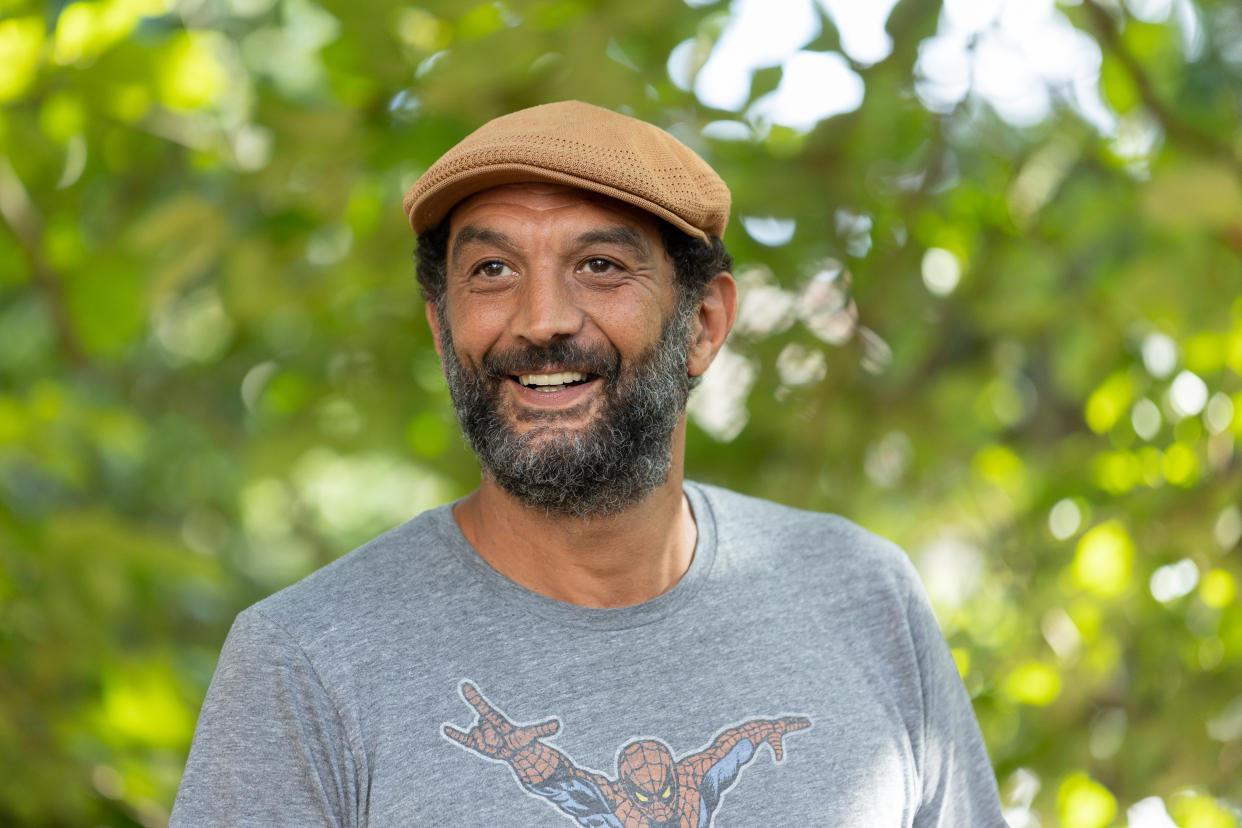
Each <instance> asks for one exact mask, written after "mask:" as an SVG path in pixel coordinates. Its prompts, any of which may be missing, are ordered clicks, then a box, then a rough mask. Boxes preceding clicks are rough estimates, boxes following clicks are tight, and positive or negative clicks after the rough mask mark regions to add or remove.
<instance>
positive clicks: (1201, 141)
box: [1083, 0, 1242, 176]
mask: <svg viewBox="0 0 1242 828" xmlns="http://www.w3.org/2000/svg"><path fill="white" fill-rule="evenodd" d="M1083 8H1085V9H1086V11H1087V17H1088V19H1090V21H1091V26H1092V28H1094V29H1095V32H1096V35H1097V36H1098V37H1099V40H1100V43H1102V44H1103V45H1104V46H1106V47H1108V49H1109V51H1111V52H1112V53H1113V54H1114V55H1116V57H1117V60H1118V61H1120V63H1121V65H1122V66H1123V67H1124V68H1125V70H1126V72H1127V73H1129V75H1130V78H1131V80H1133V81H1134V85H1135V88H1137V89H1138V93H1139V98H1140V99H1141V100H1142V101H1143V106H1145V107H1146V108H1147V111H1148V112H1150V113H1151V115H1152V117H1154V118H1155V119H1156V122H1157V123H1159V124H1160V126H1161V128H1162V129H1163V130H1164V133H1165V135H1167V136H1168V137H1169V138H1171V139H1172V140H1174V141H1177V142H1178V143H1179V144H1182V145H1184V146H1186V147H1187V148H1189V149H1192V150H1194V151H1196V152H1199V153H1202V154H1204V155H1208V156H1211V157H1213V158H1219V159H1221V160H1222V161H1225V162H1226V163H1228V164H1229V166H1231V167H1233V169H1234V171H1235V172H1236V173H1238V175H1239V176H1242V158H1239V157H1238V155H1237V153H1235V152H1234V151H1233V149H1232V148H1231V147H1230V146H1229V145H1228V144H1227V143H1225V142H1223V141H1220V140H1218V139H1217V138H1216V137H1215V136H1213V135H1211V134H1209V133H1206V132H1203V131H1201V130H1199V129H1196V128H1195V127H1193V126H1191V125H1190V124H1187V123H1186V122H1185V121H1183V120H1182V119H1180V118H1179V117H1178V116H1177V115H1176V114H1175V113H1174V112H1173V110H1172V109H1170V108H1169V107H1168V105H1167V104H1165V102H1164V101H1162V100H1161V99H1160V95H1159V93H1157V92H1156V87H1155V84H1153V83H1152V80H1151V78H1150V77H1149V76H1148V74H1147V72H1146V71H1145V70H1144V69H1143V66H1142V64H1140V63H1139V61H1138V58H1136V57H1135V56H1134V55H1133V54H1131V53H1130V50H1129V49H1127V48H1126V45H1125V43H1123V42H1122V40H1121V35H1120V33H1119V32H1118V31H1117V26H1116V23H1115V21H1114V20H1113V17H1112V15H1110V14H1109V12H1108V10H1107V9H1105V8H1104V7H1103V6H1101V5H1100V4H1099V3H1098V2H1097V0H1083Z"/></svg>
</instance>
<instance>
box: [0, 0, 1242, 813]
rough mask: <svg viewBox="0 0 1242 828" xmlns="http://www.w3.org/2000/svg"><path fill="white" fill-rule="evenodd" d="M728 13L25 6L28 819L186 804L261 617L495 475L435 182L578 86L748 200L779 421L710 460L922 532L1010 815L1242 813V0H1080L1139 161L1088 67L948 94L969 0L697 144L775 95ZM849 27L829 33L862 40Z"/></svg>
mask: <svg viewBox="0 0 1242 828" xmlns="http://www.w3.org/2000/svg"><path fill="white" fill-rule="evenodd" d="M696 5H698V6H700V7H699V8H692V7H690V6H687V5H684V4H682V3H680V2H671V1H670V2H657V0H617V1H616V2H611V1H609V2H603V1H602V0H601V1H600V2H586V0H539V2H535V1H534V0H506V2H504V3H481V4H474V3H473V2H452V3H450V2H446V1H444V0H430V2H427V3H425V4H423V5H422V6H418V7H415V6H402V5H398V4H394V3H387V2H378V1H377V0H352V2H348V3H346V2H341V0H319V2H314V0H181V2H176V0H89V1H88V2H77V3H73V4H62V3H59V2H49V3H47V4H38V3H33V2H29V1H28V0H0V219H2V222H0V768H3V772H0V823H3V824H6V825H7V824H12V825H132V824H135V823H137V824H143V825H157V824H161V823H162V822H163V821H164V820H166V819H167V811H168V809H169V807H170V805H171V801H172V797H173V793H174V792H175V789H176V784H177V782H178V779H179V775H180V770H181V767H182V764H183V762H184V758H185V753H186V750H187V747H188V743H189V739H190V737H191V734H192V730H193V725H194V720H195V716H196V712H197V709H198V706H199V704H200V703H201V700H202V696H203V693H204V691H205V689H206V686H207V683H208V681H209V679H210V676H211V672H212V669H213V666H214V661H215V658H216V654H217V652H218V648H219V646H220V644H221V642H222V640H223V637H224V634H225V631H226V630H227V628H228V625H229V623H230V621H231V619H232V617H233V615H234V614H235V613H236V612H237V611H239V610H240V609H241V608H243V607H245V606H246V605H248V604H249V603H251V602H253V601H255V600H257V599H258V598H260V597H262V596H264V595H266V594H268V593H270V592H272V591H274V590H276V589H278V588H280V587H282V586H284V585H286V584H288V583H290V582H292V581H294V580H296V579H297V578H299V577H301V576H303V575H304V574H306V573H307V572H309V571H311V570H312V569H314V568H316V567H318V566H320V565H322V564H324V563H326V562H328V561H330V560H332V559H334V558H335V557H337V556H339V555H341V554H343V553H344V552H346V551H348V550H349V549H350V548H352V547H353V546H354V545H356V544H357V543H359V542H361V541H363V540H365V539H367V538H368V537H370V536H372V535H374V534H376V533H377V532H379V531H382V530H384V529H386V528H388V527H389V526H392V525H394V524H396V523H397V522H400V521H402V520H404V519H405V518H407V517H408V516H410V515H412V514H413V513H415V512H417V511H419V510H420V509H422V508H425V507H428V506H431V505H434V504H437V503H440V502H443V501H444V500H446V499H448V498H451V497H454V496H457V495H460V494H462V493H464V492H466V491H468V490H469V489H470V488H472V486H473V485H474V483H475V481H476V475H477V472H476V469H475V466H474V464H473V460H472V458H471V457H470V455H469V453H468V451H467V450H466V449H465V448H464V446H463V444H462V443H461V441H460V439H459V437H458V436H457V433H456V425H455V423H454V422H453V419H452V415H451V411H450V408H449V405H448V401H447V395H446V392H445V391H444V389H443V387H442V383H441V380H440V377H439V370H438V364H437V361H436V358H435V355H434V352H433V351H432V349H431V347H430V340H429V336H428V333H427V330H426V325H425V323H424V322H423V320H422V308H421V304H420V302H419V301H418V298H417V292H416V286H415V283H414V276H413V267H412V264H411V263H410V251H411V250H412V249H413V237H412V235H411V233H410V231H409V228H408V226H406V224H405V222H404V218H403V216H402V215H401V212H400V209H399V204H400V200H401V196H402V194H403V192H404V190H405V188H406V187H408V185H409V184H410V183H412V181H413V179H414V178H415V177H417V175H418V174H419V173H420V172H421V171H422V170H423V169H425V168H426V167H427V166H428V165H429V164H430V163H431V162H432V161H433V160H434V159H435V158H436V157H437V156H438V155H439V154H440V153H441V152H443V151H444V150H445V149H447V148H448V147H449V146H451V145H452V144H453V143H454V142H455V141H456V140H458V139H459V138H460V137H462V136H463V135H464V134H465V133H466V132H468V131H469V130H471V129H473V128H474V127H475V126H477V125H478V124H480V123H481V122H483V121H484V120H486V119H487V118H490V117H492V116H495V115H497V114H500V113H503V112H505V111H509V110H512V109H516V108H519V107H522V106H527V105H531V104H535V103H540V102H545V101H549V100H557V99H563V98H579V99H584V100H588V101H591V102H594V103H597V104H600V105H603V106H608V107H613V108H621V109H624V110H625V111H629V112H631V113H633V114H635V115H637V116H639V117H642V118H645V119H648V120H651V121H653V122H655V123H657V124H660V125H662V126H665V127H666V128H669V129H671V130H673V131H674V132H675V133H676V134H678V135H679V136H681V137H683V138H684V139H685V140H688V141H690V142H692V143H693V145H694V146H695V147H696V148H697V149H698V150H700V151H701V153H702V154H703V155H704V156H705V157H706V158H708V160H709V161H710V162H711V163H712V164H713V165H714V166H716V168H717V169H718V170H719V171H720V172H721V173H722V175H723V176H724V178H725V179H726V180H727V181H728V182H729V183H730V185H731V186H732V188H733V192H734V199H735V206H734V215H735V220H734V222H733V224H732V226H731V227H730V230H729V233H728V236H727V238H726V241H727V242H728V244H729V246H730V248H731V249H732V251H733V252H734V254H735V256H736V258H737V259H738V262H739V267H738V274H739V278H740V280H741V282H742V284H743V286H744V288H745V297H744V314H743V320H744V322H745V324H744V325H743V326H742V327H741V329H740V330H739V331H738V332H737V333H736V334H735V336H734V338H733V340H732V344H731V354H732V355H733V359H732V360H731V363H730V364H731V367H730V366H723V367H722V378H723V382H722V383H721V384H720V385H719V386H718V391H720V389H723V392H722V393H725V396H727V392H728V391H729V390H730V389H732V391H733V392H734V393H735V396H737V395H738V394H740V393H742V392H747V393H745V396H744V399H745V412H746V413H745V415H744V419H743V418H742V417H743V415H739V414H737V412H736V411H735V412H734V413H735V415H736V416H735V417H734V419H733V420H732V421H729V422H723V423H722V422H719V421H713V420H712V419H711V417H710V412H708V413H704V410H705V409H706V408H707V405H706V403H703V402H701V401H700V402H699V403H698V405H700V406H701V408H700V409H698V419H696V420H695V421H694V422H695V423H696V425H694V426H692V429H691V445H690V448H689V458H688V467H689V469H690V471H691V474H692V476H694V477H696V478H698V479H702V480H706V481H710V482H715V483H720V484H723V485H726V486H730V487H732V488H735V489H739V490H742V491H745V492H748V493H752V494H756V495H761V496H765V497H770V498H773V499H776V500H779V501H783V502H786V503H791V504H795V505H798V506H803V507H807V508H812V509H820V510H831V511H836V512H840V513H843V514H845V515H848V516H850V517H852V518H854V519H855V520H857V521H859V522H861V523H863V524H865V525H867V526H869V527H871V528H873V529H876V530H877V531H880V532H881V533H883V534H885V535H888V536H889V537H892V538H893V539H895V540H897V541H898V542H900V543H901V544H903V545H904V546H905V547H906V548H907V549H909V550H910V551H911V554H912V556H913V557H914V559H915V561H916V562H917V563H918V564H919V565H920V568H921V569H922V570H923V573H924V576H925V578H926V579H927V582H928V585H929V588H930V591H931V593H932V596H933V599H934V600H935V601H936V604H937V609H938V612H939V613H940V617H941V621H942V623H943V625H944V628H945V631H946V634H947V635H948V637H949V640H950V643H951V645H952V646H953V648H954V653H955V655H956V656H957V658H958V662H959V667H960V668H961V670H962V673H963V676H964V678H965V681H966V684H967V686H968V688H969V690H970V692H971V694H972V696H973V698H974V701H975V707H976V710H977V712H978V715H979V718H980V721H981V724H982V727H983V731H984V734H985V737H986V740H987V742H988V745H989V748H990V751H991V755H992V758H993V761H994V763H995V766H996V770H997V774H998V777H999V779H1000V782H1001V785H1002V791H1003V794H1004V796H1005V802H1006V806H1007V808H1008V809H1009V812H1008V813H1009V815H1010V818H1011V820H1012V821H1013V824H1014V826H1015V828H1019V826H1032V825H1036V824H1040V825H1066V826H1074V828H1103V826H1109V825H1122V824H1126V823H1127V820H1130V821H1132V822H1134V824H1136V825H1137V824H1138V821H1137V819H1136V818H1135V814H1136V813H1137V811H1131V812H1130V814H1131V815H1130V816H1129V817H1127V809H1130V808H1131V807H1132V806H1134V805H1135V803H1138V802H1140V801H1144V800H1146V801H1145V802H1144V806H1145V807H1151V806H1152V805H1153V801H1152V800H1148V799H1147V798H1148V797H1161V798H1162V802H1163V805H1164V807H1165V808H1167V810H1168V812H1169V813H1170V814H1171V815H1172V818H1173V820H1174V821H1175V823H1176V824H1177V825H1180V826H1194V828H1209V826H1211V827H1214V826H1230V825H1238V809H1239V807H1240V806H1242V607H1240V606H1239V602H1238V597H1237V584H1238V581H1239V579H1242V552H1240V551H1239V536H1240V535H1242V512H1240V511H1239V508H1238V504H1239V500H1240V494H1242V463H1240V459H1239V450H1238V440H1239V437H1242V136H1240V131H1239V112H1240V107H1242V53H1240V51H1239V47H1238V43H1239V42H1242V14H1239V12H1238V10H1237V6H1236V2H1234V0H1193V2H1187V3H1186V4H1185V5H1186V6H1187V7H1189V8H1191V10H1192V11H1193V12H1194V13H1195V14H1197V15H1198V17H1199V19H1200V21H1202V23H1203V26H1202V30H1203V33H1202V34H1203V37H1204V42H1203V45H1202V49H1200V50H1199V51H1198V52H1196V53H1195V54H1190V53H1189V52H1187V50H1186V49H1185V48H1184V44H1183V43H1182V40H1181V39H1180V38H1179V33H1178V30H1177V27H1176V25H1175V24H1174V23H1173V22H1166V23H1148V22H1142V21H1140V20H1137V19H1135V18H1134V16H1133V15H1132V14H1131V13H1130V11H1129V7H1128V6H1123V5H1121V4H1119V3H1107V2H1104V0H1081V2H1077V3H1066V4H1064V5H1061V6H1059V9H1060V11H1061V12H1062V13H1063V14H1065V15H1066V16H1067V17H1068V18H1069V20H1070V21H1071V22H1072V23H1073V24H1074V25H1075V26H1077V27H1078V28H1079V29H1080V30H1081V31H1082V32H1083V33H1084V35H1086V36H1088V37H1090V38H1092V39H1093V40H1095V41H1096V42H1097V43H1098V44H1099V47H1100V50H1101V53H1102V55H1103V63H1102V68H1101V76H1100V86H1101V90H1102V93H1103V96H1104V99H1105V101H1106V102H1107V104H1108V105H1109V106H1110V107H1111V108H1112V110H1114V112H1115V113H1116V114H1117V115H1118V116H1119V117H1120V118H1121V119H1122V122H1123V123H1125V124H1131V125H1134V124H1138V125H1141V126H1143V128H1144V129H1145V130H1146V134H1148V135H1152V136H1155V137H1154V140H1153V141H1152V142H1151V145H1150V147H1147V148H1145V149H1140V151H1138V152H1134V151H1126V150H1124V148H1123V147H1121V145H1120V144H1119V143H1118V141H1116V140H1113V138H1111V137H1109V136H1102V135H1100V134H1099V133H1098V132H1097V131H1096V129H1094V128H1093V127H1091V126H1089V125H1088V124H1087V123H1085V122H1084V121H1083V120H1082V119H1081V118H1080V117H1079V116H1078V115H1076V114H1075V112H1074V110H1073V109H1072V108H1071V107H1069V106H1068V105H1066V104H1064V103H1063V102H1062V101H1063V99H1062V98H1060V97H1055V96H1054V98H1055V100H1057V101H1058V103H1057V104H1056V106H1055V107H1054V110H1053V112H1052V114H1051V115H1050V116H1049V117H1047V118H1045V119H1043V120H1041V121H1040V122H1039V123H1037V124H1034V125H1028V126H1024V127H1015V126H1012V125H1009V124H1007V123H1006V122H1005V121H1004V120H1002V119H1001V118H999V117H998V116H997V115H996V114H995V113H993V112H992V111H991V110H990V109H989V107H988V106H987V105H986V104H985V103H984V102H983V101H982V100H981V99H979V98H978V97H976V96H973V95H972V96H968V97H967V98H966V99H965V100H964V101H963V102H962V103H961V104H959V105H958V106H957V107H955V108H953V109H951V110H950V111H947V112H931V111H929V110H928V109H926V108H925V107H924V106H923V105H922V104H921V103H920V101H919V98H918V97H917V96H916V95H915V94H914V92H913V90H914V88H915V60H916V57H917V55H918V53H919V48H920V45H921V44H923V43H924V42H925V40H926V39H927V38H928V37H930V36H931V35H932V34H933V33H934V32H935V31H936V27H937V21H938V15H939V14H940V7H939V3H937V2H932V1H931V0H901V2H899V3H898V4H897V6H896V8H895V9H894V11H893V13H892V15H891V16H890V18H889V22H888V31H889V34H890V35H891V36H892V38H893V42H894V48H893V50H892V53H891V55H889V56H888V57H887V58H885V59H884V60H882V61H880V62H879V63H877V64H875V65H873V66H867V67H863V66H858V67H856V69H857V71H858V72H859V74H860V75H861V76H862V78H863V79H864V81H865V84H866V96H865V99H864V101H863V103H862V105H861V107H859V108H858V109H857V110H855V111H852V112H850V113H847V114H844V115H840V116H837V117H834V118H830V119H828V120H826V121H823V122H821V123H820V124H819V125H818V126H817V127H816V128H814V129H813V130H811V131H809V132H806V133H800V132H797V131H795V130H792V129H789V128H785V127H780V126H765V125H764V124H757V125H756V124H751V125H748V126H747V130H746V135H747V136H748V137H746V138H745V139H744V140H724V139H721V138H709V137H704V136H703V133H702V129H703V127H704V126H705V125H706V124H708V123H709V122H712V121H719V120H738V119H739V115H738V113H731V112H720V111H713V110H710V109H708V108H706V107H705V106H703V105H702V104H700V103H699V102H698V101H697V100H696V98H695V97H694V95H693V94H692V93H690V92H687V91H685V90H683V89H681V88H679V87H678V86H677V85H675V84H674V83H673V82H672V80H671V79H670V75H669V72H668V71H667V69H666V64H667V61H668V58H669V55H670V52H672V50H673V48H674V47H675V46H676V45H677V44H679V43H682V42H684V41H687V40H689V41H692V44H691V45H690V46H687V47H685V49H683V51H682V52H681V57H682V58H683V59H688V61H689V63H690V64H692V67H693V66H701V65H702V64H703V62H704V61H705V60H706V59H707V57H708V55H709V54H710V52H711V49H712V47H713V44H714V43H715V41H716V40H717V38H718V37H719V35H720V33H721V32H722V30H723V29H724V27H725V26H726V24H727V22H728V18H729V13H730V11H729V9H728V8H727V6H726V5H725V4H724V3H719V2H718V3H715V4H708V5H706V6H703V5H702V4H701V3H699V4H696ZM821 17H822V18H823V19H822V21H821V22H822V24H823V33H822V34H821V35H820V36H819V37H818V38H817V39H816V40H815V42H813V43H812V44H810V45H809V46H808V47H807V48H809V49H812V50H820V51H823V50H830V49H836V48H838V43H837V33H836V30H835V29H834V28H833V25H832V21H831V20H830V19H829V18H828V17H826V16H823V15H822V14H821ZM687 55H688V56H689V57H688V58H687V57H686V56H687ZM779 80H780V70H779V69H770V70H762V71H760V72H758V73H757V74H756V75H755V77H754V83H753V84H752V89H751V100H754V99H756V98H758V97H759V96H760V95H762V94H763V93H765V92H767V91H770V90H771V89H773V88H774V87H775V86H776V84H777V83H778V82H779ZM743 120H744V119H743ZM708 134H709V135H711V134H717V135H718V134H720V132H718V131H717V132H713V131H711V130H709V133H708ZM843 211H844V212H843ZM740 216H759V217H763V216H776V217H783V218H793V219H796V220H797V225H796V231H795V232H794V235H793V237H792V240H790V241H789V242H788V243H785V244H781V245H777V246H766V245H763V244H760V243H759V242H757V241H756V240H754V239H753V238H751V237H750V236H749V235H748V234H747V233H746V232H745V231H744V230H743V227H742V224H741V222H740V221H739V220H737V217H740ZM929 250H933V251H936V252H933V253H931V254H928V251H929ZM937 268H940V269H939V270H937ZM945 268H948V270H947V271H946V270H945ZM957 269H960V281H959V282H958V283H957V285H956V288H955V289H953V290H951V291H949V292H947V293H944V291H943V290H942V291H941V293H937V292H934V291H930V290H929V289H928V286H927V283H926V282H925V280H924V274H925V273H929V272H930V273H931V274H932V277H934V276H935V275H936V274H937V273H939V274H940V275H941V276H943V275H944V274H945V273H946V272H948V273H955V272H957ZM931 281H932V282H933V283H936V282H935V279H934V278H932V280H931ZM939 284H942V285H943V284H944V283H943V282H940V283H939ZM942 294H943V295H942ZM1170 345H1171V346H1173V347H1172V348H1170V347H1169V346H1170ZM1161 354H1163V355H1164V356H1165V357H1166V358H1165V359H1163V360H1162V359H1161V358H1160V357H1161ZM1145 356H1146V359H1145ZM1168 357H1172V358H1173V361H1172V362H1169V359H1168ZM1196 378H1197V379H1196ZM1177 383H1181V384H1182V385H1181V387H1180V389H1176V388H1175V386H1176V385H1177ZM1205 389H1206V394H1205V393H1204V391H1205ZM1187 395H1189V396H1187ZM1186 400H1191V403H1187V402H1186ZM1196 400H1197V402H1196ZM1205 400H1206V402H1205ZM713 423H714V424H713ZM700 424H702V427H701V425H700ZM739 429H740V430H739ZM1157 596H1159V598H1158V597H1157ZM1141 807H1142V806H1141ZM1143 824H1145V825H1153V824H1162V825H1163V824H1167V823H1153V822H1147V823H1143Z"/></svg>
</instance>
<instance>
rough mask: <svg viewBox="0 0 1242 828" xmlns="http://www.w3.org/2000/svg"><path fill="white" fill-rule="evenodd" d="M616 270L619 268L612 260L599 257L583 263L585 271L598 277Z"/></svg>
mask: <svg viewBox="0 0 1242 828" xmlns="http://www.w3.org/2000/svg"><path fill="white" fill-rule="evenodd" d="M616 268H617V265H616V264H614V263H613V262H612V261H611V260H609V259H604V258H600V257H599V256H596V257H594V258H590V259H587V260H586V261H585V262H583V263H582V269H583V270H585V271H586V272H587V273H594V274H596V275H600V274H604V273H608V272H610V271H613V270H615V269H616Z"/></svg>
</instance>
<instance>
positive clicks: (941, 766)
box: [908, 567, 1006, 828]
mask: <svg viewBox="0 0 1242 828" xmlns="http://www.w3.org/2000/svg"><path fill="white" fill-rule="evenodd" d="M911 577H912V578H913V580H914V583H913V594H912V595H911V598H910V603H909V607H908V615H909V622H910V630H911V634H912V636H913V639H914V645H915V652H916V653H917V656H918V662H919V676H920V679H921V682H922V690H923V756H922V763H921V767H920V777H921V782H922V798H921V801H920V803H919V809H918V812H917V813H916V815H915V817H914V827H915V828H956V826H961V825H970V826H979V828H1006V823H1005V819H1004V817H1003V816H1002V815H1001V807H1000V795H999V794H998V792H997V788H996V774H995V772H994V771H993V770H992V764H991V762H990V761H989V759H988V754H987V749H986V748H985V747H984V744H983V736H982V734H981V733H980V732H979V723H978V721H977V719H976V718H975V713H974V710H973V709H972V707H971V704H970V697H969V696H968V695H967V694H966V688H965V687H964V686H963V684H962V679H961V676H959V675H958V672H957V665H956V664H955V663H954V661H953V656H952V654H951V653H950V652H949V646H948V644H947V643H946V642H945V640H944V635H943V634H942V633H941V632H940V627H939V626H938V625H937V623H936V617H935V615H934V614H933V613H932V609H931V605H930V604H929V603H928V601H927V596H926V594H925V593H924V592H923V588H922V585H921V583H920V582H919V581H918V576H917V574H915V573H914V572H913V567H911Z"/></svg>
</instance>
